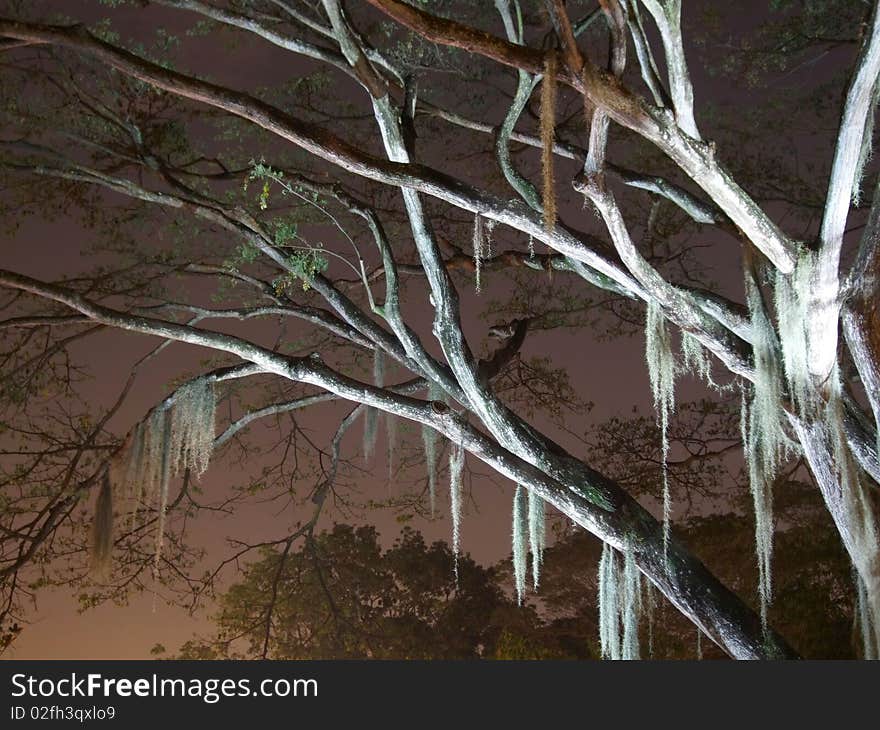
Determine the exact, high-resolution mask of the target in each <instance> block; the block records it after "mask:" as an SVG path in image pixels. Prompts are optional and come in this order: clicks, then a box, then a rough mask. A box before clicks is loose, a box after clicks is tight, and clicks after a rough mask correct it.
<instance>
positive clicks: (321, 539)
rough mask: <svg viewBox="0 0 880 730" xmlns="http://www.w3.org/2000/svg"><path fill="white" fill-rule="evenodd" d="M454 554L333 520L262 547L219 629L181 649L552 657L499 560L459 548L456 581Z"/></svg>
mask: <svg viewBox="0 0 880 730" xmlns="http://www.w3.org/2000/svg"><path fill="white" fill-rule="evenodd" d="M451 558H452V555H451V550H450V548H449V545H447V544H446V543H444V542H435V543H434V544H432V545H430V546H428V545H426V544H425V542H424V539H423V538H422V536H421V535H420V534H419V533H418V532H416V531H414V530H412V529H411V528H404V530H403V533H402V535H401V537H400V538H399V539H398V540H397V541H396V542H395V544H394V545H393V546H392V547H391V548H389V549H388V550H384V551H383V549H382V547H381V545H380V544H379V540H378V534H377V532H376V530H375V529H374V528H373V527H366V526H365V527H358V528H354V527H352V526H351V525H340V524H337V525H334V527H333V529H332V530H329V531H326V532H322V533H320V534H317V535H315V536H314V537H313V538H311V539H309V540H308V541H306V542H305V543H304V544H303V545H302V547H301V548H300V549H299V550H293V551H288V552H284V551H281V552H276V551H273V550H267V551H265V552H264V554H263V555H262V556H261V559H260V560H258V561H257V562H255V563H254V564H252V565H251V566H250V567H249V568H248V570H247V573H246V575H245V578H244V580H243V581H242V582H240V583H237V584H235V585H233V586H232V587H231V588H230V589H229V591H228V592H226V593H225V594H224V595H223V596H222V598H221V601H220V611H219V613H218V615H217V636H216V637H212V638H211V639H210V640H208V641H193V642H190V643H188V644H187V645H185V646H184V647H182V649H181V652H180V656H181V657H183V658H198V657H202V656H206V655H209V656H212V657H215V658H219V657H224V658H231V657H236V656H243V657H260V658H266V657H270V658H276V659H278V658H282V659H328V658H336V659H352V658H378V659H472V658H476V657H481V656H482V657H499V658H500V657H505V656H516V657H521V658H526V657H525V656H523V655H524V654H525V655H531V653H532V652H536V651H543V652H544V655H547V656H553V653H552V649H551V646H552V642H551V641H550V640H549V634H550V631H549V630H548V628H547V627H545V626H543V625H542V623H541V622H540V621H539V620H538V618H537V614H536V613H535V612H534V611H521V610H519V609H517V607H516V604H515V603H514V602H513V601H511V600H510V599H509V598H507V597H505V594H504V593H503V592H502V589H501V586H500V585H499V581H498V579H497V573H496V571H495V570H494V569H492V568H483V567H480V566H479V565H477V564H475V563H474V562H473V561H472V560H471V559H470V558H469V557H462V558H461V559H460V560H459V579H458V584H456V581H455V579H454V576H453V575H452V573H451V572H450V570H449V565H450V563H451ZM586 646H587V644H586V643H584V645H583V647H582V648H581V653H580V655H581V656H586V655H587V652H586ZM557 656H563V654H562V653H561V652H560V651H559V650H557ZM575 656H577V655H575Z"/></svg>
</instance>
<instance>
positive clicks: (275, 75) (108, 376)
mask: <svg viewBox="0 0 880 730" xmlns="http://www.w3.org/2000/svg"><path fill="white" fill-rule="evenodd" d="M690 4H691V3H688V2H685V9H684V15H685V18H686V19H687V18H688V5H690ZM718 5H719V7H724V8H727V6H728V5H729V3H726V2H718ZM54 6H55V7H62V6H63V9H64V11H65V12H67V13H68V14H70V15H77V16H82V17H83V18H85V19H97V18H100V17H102V16H103V15H104V14H108V13H107V11H106V9H103V8H100V7H98V6H96V4H95V3H92V2H68V3H55V4H54ZM766 6H767V2H766V0H765V1H764V2H760V1H758V0H754V1H753V2H749V3H745V4H738V6H737V7H739V8H740V13H739V14H737V19H736V21H735V22H737V23H741V24H743V26H746V25H752V24H753V23H756V22H760V18H761V17H762V14H763V13H764V12H766ZM74 8H76V10H74ZM759 8H760V9H761V10H760V11H759V10H758V9H759ZM80 9H82V12H80ZM749 9H751V10H753V12H751V13H750V12H749ZM113 17H114V23H117V22H119V27H120V28H121V29H122V33H123V36H124V37H129V36H142V35H144V33H145V31H150V30H151V29H152V28H154V27H156V26H157V25H159V24H161V25H163V26H164V27H166V28H168V29H169V30H170V31H171V32H174V31H176V30H181V29H183V28H185V27H188V26H189V25H191V23H192V22H194V17H193V16H191V15H189V14H186V13H182V12H173V13H169V12H167V11H163V10H157V9H148V10H140V9H128V8H123V9H121V10H118V11H113ZM169 19H172V21H171V22H169ZM175 24H176V27H175ZM734 31H735V29H732V32H734ZM186 43H187V44H190V43H192V44H193V47H194V48H195V49H196V51H195V52H192V55H188V56H187V57H186V67H187V68H188V69H189V70H192V71H194V72H197V73H209V74H210V75H211V76H212V77H213V78H215V79H220V80H222V81H223V82H224V83H226V84H228V85H229V86H231V87H233V88H239V89H248V88H252V87H253V86H255V85H260V86H268V85H271V84H272V82H273V81H275V80H281V76H280V74H282V73H289V72H290V69H291V66H290V63H289V56H284V58H285V59H287V60H285V64H286V66H285V65H284V64H279V63H278V59H279V52H278V50H277V49H274V48H272V47H271V46H270V45H269V44H267V43H263V42H260V41H258V40H253V41H249V42H247V43H245V44H243V45H240V46H238V47H237V48H236V51H235V53H234V54H230V53H228V52H227V50H226V49H224V48H223V47H222V45H220V46H211V45H209V41H206V40H203V39H196V40H194V41H190V40H187V41H186ZM708 52H710V53H718V54H720V53H724V50H723V49H715V50H713V49H709V51H708ZM188 53H191V52H188ZM690 58H691V59H696V58H697V56H696V54H695V53H694V52H691V55H690ZM841 58H844V56H841ZM838 62H839V61H838V60H837V59H835V58H833V57H832V58H831V59H825V60H823V61H822V63H823V64H831V65H832V66H833V64H834V63H838ZM281 69H285V71H282V70H281ZM812 72H815V69H812V70H811V73H812ZM692 73H693V76H694V86H695V93H696V109H697V118H698V121H700V109H701V106H702V104H704V103H705V102H706V101H707V100H712V101H713V102H717V103H721V102H733V101H738V100H740V99H741V100H746V99H751V100H752V101H754V99H753V98H752V97H751V95H752V94H753V92H751V91H749V90H748V89H746V88H745V86H744V85H743V86H742V87H739V88H738V87H737V86H736V85H734V84H732V83H731V82H730V80H729V79H725V80H724V81H723V83H719V81H718V80H717V79H714V78H711V77H709V76H708V75H707V74H706V73H705V72H704V71H703V69H702V68H701V66H700V64H699V63H693V62H692ZM787 83H797V77H796V76H795V77H793V78H792V79H790V80H789V81H788V82H787ZM494 111H495V110H493V112H494ZM719 152H720V153H721V154H722V155H724V154H729V151H726V150H720V151H719ZM563 213H564V215H565V217H566V218H567V219H569V220H570V221H571V222H573V223H577V224H579V223H580V221H579V219H578V216H580V215H583V214H582V213H581V211H580V210H579V208H578V209H574V208H572V209H566V210H564V211H563ZM90 235H91V233H90V232H89V231H87V230H84V229H83V228H81V227H80V226H79V225H78V224H77V223H76V222H74V221H61V222H57V223H52V224H48V223H44V222H40V221H37V220H30V221H28V222H27V223H26V224H25V225H24V226H23V227H22V228H21V230H20V231H19V232H18V233H17V234H16V235H15V237H13V238H11V239H6V240H4V241H3V243H2V250H3V258H4V263H3V265H4V267H6V268H9V269H12V270H15V271H19V272H22V273H25V274H29V275H32V276H36V277H39V278H43V279H47V280H48V279H52V278H55V277H57V276H61V275H62V274H69V273H71V272H73V271H76V270H78V269H81V268H86V267H88V266H89V261H88V260H87V259H84V258H82V252H83V251H84V250H85V249H86V248H87V246H88V245H89V242H90ZM707 241H708V242H709V243H711V244H713V245H712V248H711V254H710V255H711V260H712V264H713V274H714V276H715V277H716V278H718V279H719V280H720V281H721V284H722V289H723V293H725V294H728V295H730V296H732V297H734V298H737V299H740V298H741V297H740V289H741V286H740V282H739V280H738V277H739V275H740V267H739V251H738V250H737V247H736V246H735V245H734V244H733V243H732V241H731V240H730V239H727V238H723V239H722V238H715V237H712V236H711V235H710V236H709V237H708V238H707ZM461 294H462V310H463V311H464V312H474V311H477V310H478V307H479V306H480V305H481V301H480V300H477V299H476V298H475V296H474V294H473V292H471V291H470V290H467V289H464V288H463V289H462V292H461ZM426 298H427V297H426V296H425V297H424V299H425V300H426ZM467 325H468V329H469V331H470V333H471V334H472V343H474V344H476V343H478V342H479V341H480V339H481V337H482V334H480V335H479V336H473V335H476V333H478V332H479V331H480V328H484V327H485V323H482V322H481V321H479V320H478V319H477V318H475V317H474V318H472V320H469V321H468V322H467ZM152 344H153V343H152V342H151V341H148V340H147V339H146V338H143V337H136V336H133V335H127V334H121V333H113V332H107V333H102V334H99V335H97V336H94V337H91V338H89V340H88V342H87V344H84V345H83V346H82V348H81V352H82V353H83V355H84V357H87V359H88V361H89V362H90V363H93V364H94V365H95V369H94V374H95V380H94V381H93V383H92V384H90V386H89V389H90V394H91V395H92V396H93V397H94V399H95V400H96V401H98V402H102V403H105V404H106V403H109V401H110V400H111V399H112V398H113V397H114V396H115V394H116V393H117V392H118V389H119V388H120V387H121V385H122V383H123V381H124V378H125V376H126V375H127V373H128V369H129V367H130V365H131V363H133V362H134V361H135V360H136V359H137V358H138V357H140V356H141V355H142V354H144V353H145V352H146V351H147V350H148V349H149V347H150V346H151V345H152ZM642 348H643V340H642V338H641V336H636V337H633V338H625V339H618V340H614V341H612V342H607V341H605V342H603V341H599V340H597V339H595V338H594V337H592V336H591V334H590V333H589V332H584V331H581V332H578V333H577V334H576V335H573V334H570V333H564V332H554V333H545V332H541V333H533V334H531V335H530V336H529V338H528V340H527V343H526V345H525V347H524V355H525V356H526V357H528V356H538V355H544V354H547V353H553V359H554V365H555V366H557V367H561V368H564V369H565V370H566V371H567V372H568V373H569V375H570V378H571V382H572V385H573V386H575V388H576V389H577V390H578V391H579V393H581V394H582V395H583V396H584V397H586V398H588V399H590V400H592V401H594V402H595V409H594V411H593V412H592V414H591V415H590V416H589V417H588V418H589V419H590V420H592V421H599V420H604V419H605V418H607V417H609V416H611V415H625V414H627V413H629V412H630V411H631V409H632V407H633V406H634V405H637V406H638V407H639V408H640V410H641V411H642V412H647V411H648V409H649V407H650V395H649V387H648V378H647V373H646V371H645V367H644V365H643V355H642ZM203 354H204V353H199V352H195V351H194V349H193V348H191V347H188V346H184V345H180V344H177V345H173V346H172V347H170V348H169V349H168V350H167V351H166V352H165V353H164V354H163V355H162V356H161V358H159V359H158V360H157V361H156V363H155V367H152V368H151V369H150V372H148V373H146V374H144V376H143V377H142V378H140V379H139V381H138V385H137V387H136V389H135V392H134V393H133V395H132V396H131V397H130V399H129V402H128V403H127V404H126V407H125V408H124V409H123V411H122V412H121V413H120V414H119V416H118V417H117V418H116V419H114V421H113V423H112V424H111V425H112V426H113V427H115V428H116V429H117V430H118V431H119V432H120V433H122V432H124V431H126V430H127V429H128V428H129V427H130V425H131V424H132V423H133V422H134V421H135V420H136V419H137V418H138V417H139V416H140V415H141V414H143V413H144V412H146V410H148V409H149V408H150V407H151V405H152V404H153V403H155V402H156V400H157V399H158V398H160V397H161V396H162V395H163V394H165V393H166V392H167V390H166V384H167V382H168V381H169V379H171V378H172V377H175V376H179V375H180V374H181V372H183V371H184V370H186V369H187V368H194V367H195V366H196V365H197V363H198V360H199V358H200V356H202V355H203ZM678 393H679V394H680V397H681V398H682V399H691V398H694V397H699V396H701V395H704V394H705V391H704V390H703V388H702V387H701V386H698V385H696V384H695V383H694V381H693V380H691V379H690V378H684V379H683V380H682V381H680V386H679V389H678ZM326 413H327V414H329V415H326V414H325V415H318V416H316V417H314V418H312V420H311V422H310V423H311V425H312V426H313V427H314V428H315V432H314V435H315V436H316V438H320V434H322V433H323V434H324V438H325V439H329V437H330V436H331V435H332V431H333V429H334V428H335V425H336V423H335V422H334V420H333V419H334V418H338V413H339V410H338V409H334V410H333V411H332V413H331V412H330V411H329V410H328V411H327V412H326ZM585 423H587V421H584V422H582V423H577V422H576V421H574V422H572V424H571V425H572V426H573V427H574V428H575V429H577V428H580V427H582V426H583V425H584V424H585ZM348 443H349V448H350V449H351V451H354V450H356V449H359V448H360V428H359V427H355V428H354V429H353V431H352V432H351V433H350V434H349V437H348ZM563 444H564V445H566V444H565V442H563ZM379 451H380V452H381V446H380V449H379ZM471 466H475V465H473V464H472V465H471ZM476 469H477V471H478V472H479V473H481V474H486V473H487V472H486V469H485V468H482V467H476ZM375 471H376V473H377V475H378V477H377V478H375V479H373V480H370V481H366V480H365V482H364V485H363V486H364V488H365V489H366V490H376V492H377V493H378V494H384V490H385V489H386V485H385V480H384V471H385V469H384V463H383V461H382V460H380V461H379V462H378V465H377V467H376V469H375ZM235 478H236V472H235V469H230V468H227V467H226V465H225V464H223V465H221V464H220V463H215V464H214V465H213V466H212V468H211V469H210V470H209V472H208V473H207V474H206V475H205V477H204V478H203V480H202V486H203V487H204V488H205V490H206V492H208V493H211V494H221V493H223V491H224V490H225V489H227V488H228V487H229V485H230V483H233V481H234V479H235ZM510 496H511V490H510V485H509V484H506V483H503V480H501V479H490V478H487V477H479V478H477V479H476V480H475V481H474V498H475V500H476V501H475V502H474V503H473V504H471V505H470V506H469V511H468V513H467V514H466V516H465V520H464V523H463V538H462V544H463V549H464V550H465V551H467V552H470V553H471V554H472V555H473V556H474V557H475V558H476V559H477V560H479V561H484V562H490V561H496V560H498V559H499V558H502V557H504V556H506V555H507V554H509V534H510ZM439 503H440V505H441V509H442V506H443V505H444V504H445V495H443V496H442V497H441V500H440V502H439ZM368 517H369V519H370V520H371V521H373V522H374V523H375V524H376V525H377V526H378V529H379V531H380V533H381V534H382V536H383V538H384V539H385V540H386V541H389V542H390V541H391V539H393V537H394V535H395V534H396V532H397V531H398V530H399V526H398V525H397V523H396V522H395V521H394V518H393V515H392V514H389V513H387V512H375V511H374V512H371V513H370V514H369V515H368ZM334 519H337V520H342V521H346V520H345V518H344V517H342V516H340V515H339V514H338V513H336V514H334V512H333V511H332V510H331V511H328V513H326V514H325V516H324V518H323V524H324V525H325V526H326V525H328V524H330V523H331V521H332V520H334ZM288 521H289V518H288ZM267 524H269V525H270V527H269V528H267V527H266V525H267ZM410 524H411V525H412V526H413V527H415V528H417V529H419V530H421V531H422V532H423V533H424V534H425V536H426V538H427V539H449V536H450V532H451V531H450V524H449V521H448V520H447V519H445V517H444V518H441V519H437V520H435V521H434V522H429V521H426V520H424V519H421V518H419V517H416V518H415V519H414V520H413V521H412V522H411V523H410ZM271 525H272V523H271V522H268V523H267V520H266V513H265V510H260V509H256V508H254V509H247V510H243V511H242V512H240V513H237V514H236V515H235V516H233V517H227V518H223V519H217V518H213V517H205V518H202V519H201V520H199V522H198V523H197V527H196V534H198V536H199V540H198V542H200V544H202V545H204V546H205V547H206V548H208V551H209V554H211V555H214V556H216V555H219V554H221V553H220V551H222V550H223V549H224V546H223V540H224V539H225V538H226V537H229V536H234V537H236V538H243V539H254V538H257V537H260V538H266V537H274V536H276V535H275V532H273V527H271ZM286 526H287V523H279V524H278V525H277V527H278V534H279V535H280V534H282V533H281V530H283V529H284V528H285V527H286ZM267 529H268V531H269V532H270V533H271V534H268V535H267V534H266V531H267ZM76 609H77V606H76V601H75V598H74V597H72V596H70V595H69V594H68V592H67V591H64V590H59V591H54V592H48V591H47V592H44V593H41V594H40V596H39V609H38V610H37V611H36V612H35V613H34V614H33V615H32V619H33V622H34V623H33V625H31V626H29V627H27V628H26V630H25V631H24V633H23V635H22V636H21V637H20V639H19V640H18V641H16V643H15V644H14V648H13V650H12V651H11V652H10V657H11V658H20V659H42V658H140V657H145V656H147V655H148V652H149V649H150V647H151V646H152V645H153V644H155V643H156V642H161V643H162V644H164V645H165V646H166V647H168V648H169V650H172V651H173V650H174V649H176V648H177V647H178V646H179V645H180V644H181V643H182V642H183V641H185V640H186V639H188V638H190V637H191V635H192V633H193V632H194V631H199V630H203V629H204V628H205V618H204V615H202V616H199V617H197V618H191V617H190V616H188V615H187V614H186V612H185V611H183V610H182V609H177V608H170V607H168V606H166V605H165V603H164V602H163V601H162V600H155V601H154V599H153V597H152V596H151V595H150V594H149V593H146V594H143V595H141V596H139V597H137V598H136V599H135V600H133V601H132V603H131V604H130V605H129V606H127V607H124V608H119V607H115V606H109V605H107V606H102V607H99V608H97V609H91V610H89V611H87V612H86V613H84V614H78V613H77V610H76Z"/></svg>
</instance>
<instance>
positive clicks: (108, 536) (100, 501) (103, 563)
mask: <svg viewBox="0 0 880 730" xmlns="http://www.w3.org/2000/svg"><path fill="white" fill-rule="evenodd" d="M112 556H113V485H112V483H111V481H110V472H109V471H105V472H104V476H103V478H102V479H101V489H100V491H99V492H98V498H97V499H96V500H95V520H94V522H93V523H92V569H93V571H94V572H95V574H96V575H98V576H105V575H107V573H108V572H109V570H110V563H111V558H112Z"/></svg>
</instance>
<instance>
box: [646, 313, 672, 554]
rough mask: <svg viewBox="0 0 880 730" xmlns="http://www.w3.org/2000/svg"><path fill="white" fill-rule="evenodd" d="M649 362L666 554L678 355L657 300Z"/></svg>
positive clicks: (650, 320)
mask: <svg viewBox="0 0 880 730" xmlns="http://www.w3.org/2000/svg"><path fill="white" fill-rule="evenodd" d="M645 360H646V361H647V363H648V377H649V379H650V382H651V394H652V395H653V397H654V409H655V411H656V413H657V421H658V424H659V426H660V453H661V458H662V460H663V467H662V477H663V553H664V555H665V554H666V549H667V546H668V544H669V521H670V516H671V513H672V500H671V496H670V493H669V469H668V465H667V461H668V458H669V420H670V416H671V415H672V413H673V412H674V411H675V356H674V355H673V354H672V341H671V337H670V334H669V329H668V328H667V326H666V317H665V316H664V315H663V310H662V308H661V307H660V305H659V304H658V303H657V302H656V301H655V300H653V299H651V300H649V301H648V307H647V314H646V318H645Z"/></svg>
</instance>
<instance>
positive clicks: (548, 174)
mask: <svg viewBox="0 0 880 730" xmlns="http://www.w3.org/2000/svg"><path fill="white" fill-rule="evenodd" d="M555 144H556V51H555V50H554V49H550V50H548V51H547V53H546V55H545V56H544V80H543V82H542V83H541V181H542V189H541V195H542V202H543V205H544V229H545V230H546V231H547V232H548V233H549V232H550V231H552V230H553V229H554V228H555V227H556V181H555V174H554V170H553V148H554V146H555Z"/></svg>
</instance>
